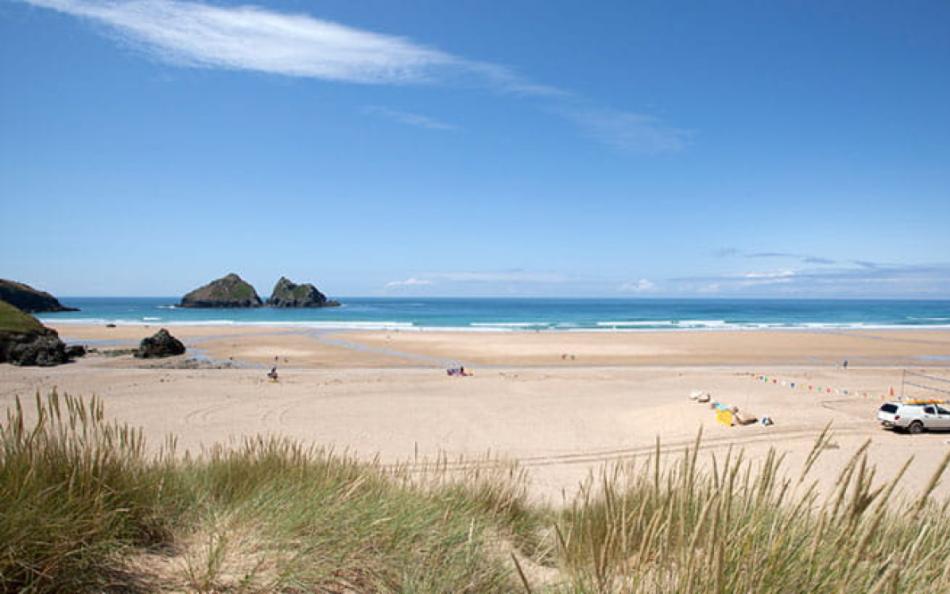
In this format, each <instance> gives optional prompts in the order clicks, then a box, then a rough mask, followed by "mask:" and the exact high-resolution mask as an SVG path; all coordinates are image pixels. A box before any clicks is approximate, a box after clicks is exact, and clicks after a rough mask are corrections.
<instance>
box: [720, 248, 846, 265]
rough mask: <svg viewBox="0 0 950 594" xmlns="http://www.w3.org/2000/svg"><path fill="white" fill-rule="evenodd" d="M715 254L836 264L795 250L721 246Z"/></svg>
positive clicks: (726, 256)
mask: <svg viewBox="0 0 950 594" xmlns="http://www.w3.org/2000/svg"><path fill="white" fill-rule="evenodd" d="M715 255H716V256H717V257H720V258H729V257H735V256H742V257H744V258H755V259H768V260H783V259H785V260H799V261H801V262H802V263H803V264H819V265H826V264H827V265H831V264H837V263H838V261H837V260H833V259H831V258H823V257H821V256H812V255H809V254H799V253H795V252H742V251H740V250H737V249H735V248H723V249H719V250H716V252H715Z"/></svg>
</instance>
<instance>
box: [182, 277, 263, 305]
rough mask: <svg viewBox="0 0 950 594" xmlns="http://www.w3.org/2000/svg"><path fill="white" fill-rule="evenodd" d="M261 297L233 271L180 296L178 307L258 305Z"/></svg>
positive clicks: (260, 303)
mask: <svg viewBox="0 0 950 594" xmlns="http://www.w3.org/2000/svg"><path fill="white" fill-rule="evenodd" d="M261 305H263V304H262V302H261V298H260V297H259V296H258V295H257V291H255V290H254V287H252V286H251V285H250V283H248V282H246V281H245V280H244V279H242V278H241V277H240V276H238V275H236V274H234V273H233V272H232V273H231V274H229V275H227V276H225V277H222V278H219V279H217V280H214V281H211V282H210V283H208V284H207V285H205V286H203V287H199V288H197V289H195V290H194V291H192V292H190V293H188V294H187V295H185V296H184V297H182V298H181V303H180V304H179V307H260V306H261Z"/></svg>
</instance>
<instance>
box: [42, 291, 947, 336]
mask: <svg viewBox="0 0 950 594" xmlns="http://www.w3.org/2000/svg"><path fill="white" fill-rule="evenodd" d="M60 300H61V301H62V303H63V304H64V305H69V306H72V307H78V308H80V311H78V312H60V313H45V314H40V316H39V317H40V319H41V320H43V321H44V322H69V323H84V324H107V323H114V324H151V325H169V326H171V325H184V324H187V325H201V324H259V325H287V326H300V327H309V328H318V329H319V328H327V329H340V328H342V329H368V330H380V329H384V330H425V329H444V330H448V329H451V330H464V331H473V332H474V331H483V332H492V331H494V332H501V331H515V330H522V331H603V332H618V331H638V330H687V329H689V330H725V329H767V328H775V329H779V328H818V329H820V328H827V329H848V328H950V301H881V300H798V299H796V300H791V299H529V298H518V299H506V298H493V299H488V298H481V299H458V298H382V297H351V298H346V297H342V298H340V301H342V302H343V306H342V307H335V308H325V309H272V308H268V307H262V308H256V309H182V308H178V307H176V304H177V303H178V301H179V300H178V298H177V297H66V298H61V299H60Z"/></svg>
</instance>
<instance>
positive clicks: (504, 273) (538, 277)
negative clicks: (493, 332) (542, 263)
mask: <svg viewBox="0 0 950 594" xmlns="http://www.w3.org/2000/svg"><path fill="white" fill-rule="evenodd" d="M431 276H432V277H434V278H438V279H443V280H447V281H452V282H457V283H545V284H550V283H563V282H567V281H568V280H569V279H568V277H567V276H566V275H564V274H561V273H558V272H532V271H529V270H501V271H488V272H467V271H462V272H439V273H435V274H433V275H431Z"/></svg>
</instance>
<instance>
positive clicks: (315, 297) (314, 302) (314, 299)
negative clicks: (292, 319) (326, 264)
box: [267, 276, 340, 307]
mask: <svg viewBox="0 0 950 594" xmlns="http://www.w3.org/2000/svg"><path fill="white" fill-rule="evenodd" d="M267 305H269V306H271V307H337V306H339V305H340V302H339V301H334V300H332V299H327V296H326V295H324V294H323V293H321V292H320V291H319V290H317V288H316V287H315V286H313V285H312V284H310V283H304V284H302V285H298V284H296V283H294V282H293V281H291V280H290V279H288V278H287V277H284V276H282V277H280V280H279V281H277V284H276V285H274V290H273V291H272V292H271V296H270V298H269V299H268V300H267Z"/></svg>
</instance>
